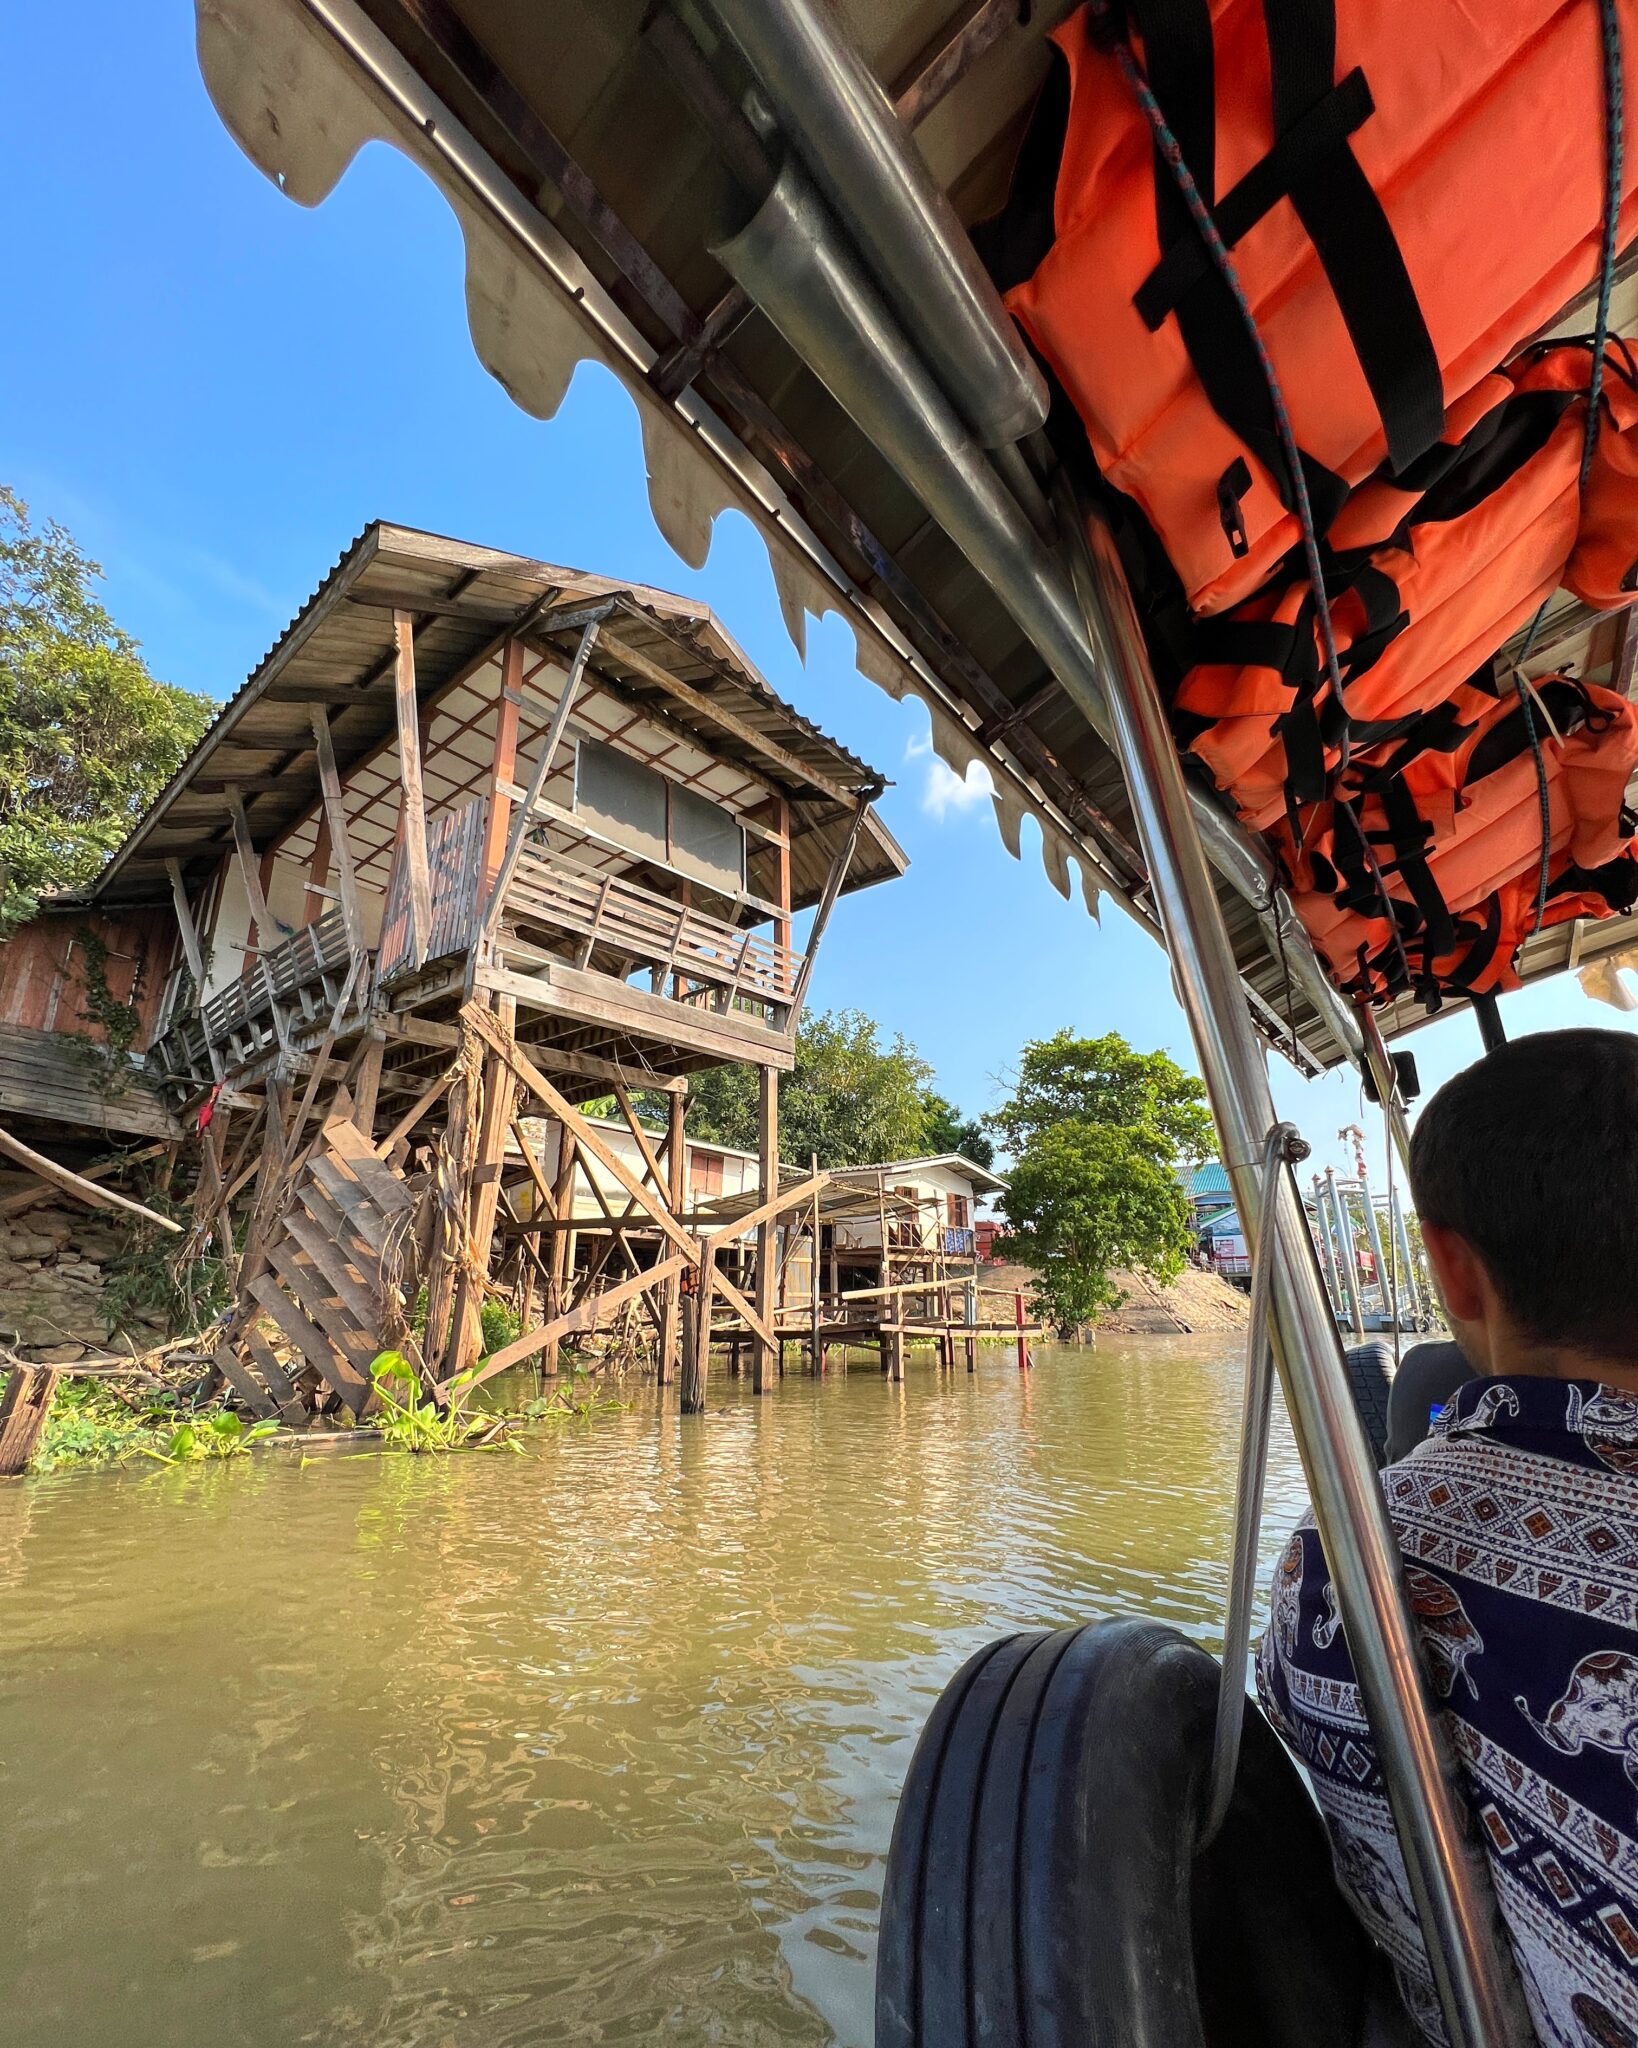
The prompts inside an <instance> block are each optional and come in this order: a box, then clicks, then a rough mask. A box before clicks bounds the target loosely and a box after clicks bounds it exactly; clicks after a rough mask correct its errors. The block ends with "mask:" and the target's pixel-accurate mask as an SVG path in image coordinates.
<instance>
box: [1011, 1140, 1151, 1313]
mask: <svg viewBox="0 0 1638 2048" xmlns="http://www.w3.org/2000/svg"><path fill="white" fill-rule="evenodd" d="M1001 1208H1002V1211H1003V1213H1004V1214H1005V1216H1006V1219H1007V1231H1006V1235H1005V1237H1004V1238H1003V1240H1002V1242H1001V1246H1000V1249H1001V1251H1002V1254H1003V1256H1005V1257H1007V1258H1013V1259H1017V1260H1018V1261H1019V1262H1020V1263H1021V1264H1023V1265H1026V1266H1031V1267H1033V1268H1034V1270H1035V1276H1036V1278H1035V1288H1034V1296H1035V1307H1036V1312H1037V1314H1039V1315H1041V1316H1042V1317H1043V1318H1044V1319H1045V1320H1046V1321H1048V1322H1051V1323H1054V1324H1056V1325H1057V1327H1058V1328H1059V1329H1060V1330H1062V1331H1065V1332H1068V1331H1070V1330H1072V1329H1074V1328H1075V1327H1076V1326H1077V1325H1078V1324H1081V1323H1085V1322H1090V1321H1091V1319H1092V1318H1093V1317H1094V1316H1095V1315H1096V1314H1097V1313H1098V1311H1099V1310H1100V1309H1102V1308H1105V1307H1107V1306H1108V1305H1109V1304H1110V1303H1111V1302H1113V1301H1115V1300H1117V1299H1118V1290H1117V1289H1116V1288H1115V1287H1113V1286H1112V1285H1111V1284H1110V1280H1109V1275H1110V1273H1111V1271H1112V1270H1113V1269H1115V1268H1116V1267H1120V1266H1143V1267H1146V1268H1147V1269H1148V1270H1149V1271H1150V1272H1152V1273H1153V1274H1154V1275H1155V1276H1156V1278H1157V1279H1161V1280H1170V1279H1172V1278H1173V1277H1175V1275H1176V1274H1177V1273H1178V1272H1179V1271H1180V1270H1181V1268H1182V1265H1183V1261H1184V1258H1185V1257H1186V1256H1187V1253H1188V1248H1189V1205H1188V1202H1187V1200H1186V1199H1185V1197H1184V1194H1183V1187H1182V1183H1181V1182H1180V1181H1179V1180H1178V1178H1177V1175H1176V1174H1175V1173H1174V1172H1173V1170H1172V1168H1171V1166H1170V1164H1169V1163H1168V1162H1166V1161H1163V1160H1160V1159H1157V1158H1156V1157H1155V1156H1154V1148H1153V1146H1152V1144H1151V1143H1150V1141H1149V1140H1148V1138H1147V1137H1146V1136H1145V1135H1144V1134H1143V1133H1142V1132H1141V1131H1139V1130H1134V1129H1130V1128H1125V1127H1123V1126H1121V1125H1119V1124H1112V1123H1094V1122H1092V1121H1091V1120H1090V1119H1088V1118H1085V1117H1068V1118H1066V1119H1065V1120H1064V1121H1063V1122H1062V1123H1059V1124H1056V1125H1054V1126H1053V1127H1052V1128H1051V1129H1050V1130H1043V1131H1039V1132H1036V1133H1035V1134H1034V1135H1033V1136H1032V1137H1031V1138H1030V1140H1029V1143H1028V1144H1027V1146H1026V1147H1025V1148H1024V1151H1023V1153H1022V1155H1021V1156H1020V1158H1019V1160H1018V1162H1017V1164H1016V1165H1015V1166H1014V1167H1013V1169H1012V1172H1011V1175H1010V1178H1009V1182H1008V1187H1007V1192H1006V1193H1005V1194H1004V1195H1003V1196H1002V1197H1001Z"/></svg>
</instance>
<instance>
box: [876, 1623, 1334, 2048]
mask: <svg viewBox="0 0 1638 2048" xmlns="http://www.w3.org/2000/svg"><path fill="white" fill-rule="evenodd" d="M1217 1672H1218V1667H1217V1664H1216V1661H1215V1660H1214V1659H1213V1658H1211V1657H1209V1656H1207V1655H1206V1653H1205V1652H1204V1651H1203V1650H1201V1649H1199V1648H1198V1647H1197V1646H1196V1645H1194V1644H1193V1643H1190V1642H1189V1641H1187V1639H1186V1638H1184V1637H1183V1636H1181V1635H1179V1634H1178V1633H1177V1632H1176V1630H1174V1629H1169V1628H1165V1627H1163V1626H1162V1625H1161V1624H1159V1623H1158V1622H1151V1621H1144V1620H1114V1621H1106V1622H1101V1623H1098V1624H1095V1625H1094V1626H1092V1627H1089V1628H1082V1629H1064V1630H1061V1631H1059V1632H1058V1633H1057V1634H1054V1635H1046V1634H1037V1635H1016V1636H1007V1637H1003V1638H1001V1639H1000V1640H999V1641H997V1642H994V1643H991V1644H990V1645H989V1646H988V1647H987V1648H985V1649H983V1650H981V1651H979V1653H978V1654H977V1655H976V1656H975V1657H972V1658H970V1659H969V1660H968V1662H967V1663H966V1664H965V1665H964V1666H963V1667H962V1669H961V1670H960V1671H959V1672H958V1673H957V1674H956V1676H955V1678H954V1679H952V1680H951V1682H950V1684H949V1686H948V1687H947V1688H946V1690H945V1692H944V1694H943V1696H942V1697H941V1698H940V1700H939V1702H938V1704H937V1705H936V1706H935V1708H934V1709H933V1713H932V1716H931V1718H930V1719H929V1721H928V1723H927V1726H926V1728H925V1730H924V1731H923V1733H922V1738H921V1741H920V1743H919V1745H918V1746H917V1749H916V1753H915V1756H914V1758H913V1760H912V1762H911V1765H910V1772H909V1776H908V1778H907V1779H906V1781H905V1787H904V1796H903V1800H902V1802H901V1804H900V1807H899V1813H898V1820H897V1823H896V1825H895V1827H894V1830H893V1844H892V1848H891V1850H890V1851H889V1854H888V1863H887V1881H886V1886H885V1889H884V1895H883V1899H882V1929H881V1945H880V1949H879V1952H878V1959H877V1965H876V2048H1316V2044H1318V2043H1322V2042H1323V2043H1325V2044H1327V2048H1348V2044H1350V2043H1353V2042H1356V2041H1357V2040H1358V2039H1359V2036H1360V2030H1361V2027H1362V2025H1363V2014H1364V2006H1365V1997H1366V1982H1367V1975H1368V1971H1369V1967H1370V1951H1369V1947H1368V1944H1367V1943H1366V1940H1365V1938H1364V1936H1363V1935H1362V1934H1361V1932H1360V1931H1359V1928H1358V1926H1357V1924H1356V1923H1355V1921H1354V1919H1353V1917H1352V1915H1351V1914H1350V1913H1349V1911H1348V1909H1347V1907H1346V1905H1345V1904H1344V1902H1343V1900H1342V1898H1341V1896H1340V1895H1339V1893H1338V1892H1337V1890H1336V1886H1335V1884H1334V1881H1333V1879H1332V1876H1331V1858H1330V1851H1329V1849H1328V1847H1327V1844H1326V1840H1325V1833H1324V1829H1323V1827H1322V1825H1321V1823H1320V1820H1319V1816H1318V1814H1317V1812H1316V1810H1315V1808H1314V1804H1313V1801H1312V1800H1311V1799H1310V1797H1309V1796H1308V1793H1307V1791H1306V1789H1305V1787H1304V1786H1303V1783H1302V1780H1301V1778H1300V1777H1299V1775H1298V1773H1297V1771H1296V1769H1295V1768H1294V1766H1293V1765H1292V1764H1291V1763H1290V1761H1289V1760H1288V1759H1287V1757H1286V1755H1285V1752H1284V1750H1283V1749H1282V1748H1281V1746H1280V1744H1279V1741H1278V1739H1277V1738H1276V1737H1275V1735H1274V1734H1273V1732H1272V1731H1271V1729H1270V1728H1269V1727H1268V1724H1267V1723H1266V1722H1265V1721H1264V1720H1263V1718H1262V1715H1261V1714H1260V1713H1259V1712H1258V1711H1257V1708H1256V1707H1255V1705H1252V1704H1249V1703H1248V1706H1247V1710H1246V1729H1245V1739H1244V1742H1243V1745H1242V1749H1241V1760H1240V1770H1239V1776H1238V1779H1237V1782H1236V1786H1235V1794H1234V1802H1233V1805H1232V1807H1231V1809H1230V1812H1229V1816H1228V1819H1227V1821H1226V1822H1225V1824H1224V1827H1223V1830H1222V1832H1221V1833H1220V1834H1219V1836H1218V1838H1217V1840H1216V1841H1215V1842H1214V1843H1213V1844H1212V1846H1211V1848H1210V1849H1209V1850H1208V1851H1207V1852H1206V1854H1205V1855H1204V1856H1201V1857H1199V1858H1197V1857H1196V1856H1195V1854H1194V1842H1195V1839H1196V1836H1197V1833H1198V1825H1199V1815H1200V1809H1201V1806H1202V1803H1203V1801H1204V1798H1205V1792H1206V1785H1207V1779H1208V1776H1209V1771H1210V1751H1211V1730H1212V1723H1213V1719H1214V1717H1215V1713H1216V1701H1217Z"/></svg>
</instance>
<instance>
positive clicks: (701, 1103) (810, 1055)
mask: <svg viewBox="0 0 1638 2048" xmlns="http://www.w3.org/2000/svg"><path fill="white" fill-rule="evenodd" d="M932 1078H933V1070H932V1068H931V1067H930V1066H929V1065H928V1064H927V1062H926V1061H925V1060H924V1059H923V1058H922V1057H921V1055H920V1053H918V1052H917V1051H916V1049H915V1047H914V1046H913V1045H911V1044H910V1043H909V1042H908V1041H907V1040H906V1039H904V1038H902V1037H898V1036H895V1037H894V1038H893V1039H892V1040H891V1042H884V1040H883V1037H882V1030H881V1026H880V1025H879V1024H877V1023H876V1022H875V1020H874V1019H873V1018H870V1017H867V1016H865V1014H864V1013H863V1011H861V1010H826V1011H823V1012H821V1013H820V1014H818V1015H816V1016H808V1017H804V1018H803V1020H802V1022H801V1024H800V1025H799V1026H798V1027H797V1033H796V1066H795V1068H794V1069H793V1071H792V1072H790V1073H788V1074H782V1075H781V1076H780V1079H779V1151H780V1157H781V1158H783V1159H786V1160H788V1161H790V1162H791V1163H792V1164H793V1165H797V1166H806V1165H807V1163H808V1161H809V1160H810V1159H811V1158H813V1157H815V1156H817V1158H818V1161H819V1164H820V1165H821V1166H862V1165H865V1164H867V1163H868V1162H869V1161H871V1160H873V1159H904V1158H908V1157H910V1156H912V1155H914V1154H915V1153H918V1152H922V1151H925V1150H926V1149H927V1129H928V1113H927V1106H926V1098H927V1095H928V1092H929V1084H930V1083H931V1081H932ZM688 1090H689V1111H688V1131H689V1135H690V1137H694V1138H705V1139H709V1140H711V1141H713V1142H714V1143H716V1144H719V1145H740V1146H743V1147H745V1148H746V1149H747V1150H753V1149H754V1148H755V1146H756V1124H757V1078H756V1070H755V1069H754V1068H753V1067H712V1068H709V1069H708V1070H707V1071H706V1072H704V1073H702V1074H696V1075H695V1076H694V1077H693V1078H692V1079H691V1080H690V1082H689V1084H688Z"/></svg>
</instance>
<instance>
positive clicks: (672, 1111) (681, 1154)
mask: <svg viewBox="0 0 1638 2048" xmlns="http://www.w3.org/2000/svg"><path fill="white" fill-rule="evenodd" d="M687 1117H688V1098H687V1096H685V1095H670V1096H667V1098H666V1136H665V1177H666V1196H667V1199H668V1200H669V1202H670V1204H671V1213H672V1215H673V1216H679V1215H681V1213H682V1211H683V1208H684V1206H685V1205H686V1203H687V1200H688V1140H687ZM682 1306H685V1304H684V1303H683V1301H682V1293H681V1284H680V1282H679V1280H678V1278H677V1277H676V1276H675V1275H673V1276H672V1278H671V1279H669V1280H667V1281H666V1282H665V1284H664V1286H663V1288H662V1290H661V1293H660V1345H659V1368H658V1373H659V1382H660V1385H661V1386H662V1387H668V1386H670V1384H671V1382H672V1381H673V1380H674V1379H675V1378H676V1376H677V1351H678V1347H679V1344H680V1343H681V1332H680V1330H679V1329H678V1327H677V1322H678V1311H679V1308H680V1307H682Z"/></svg>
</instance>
